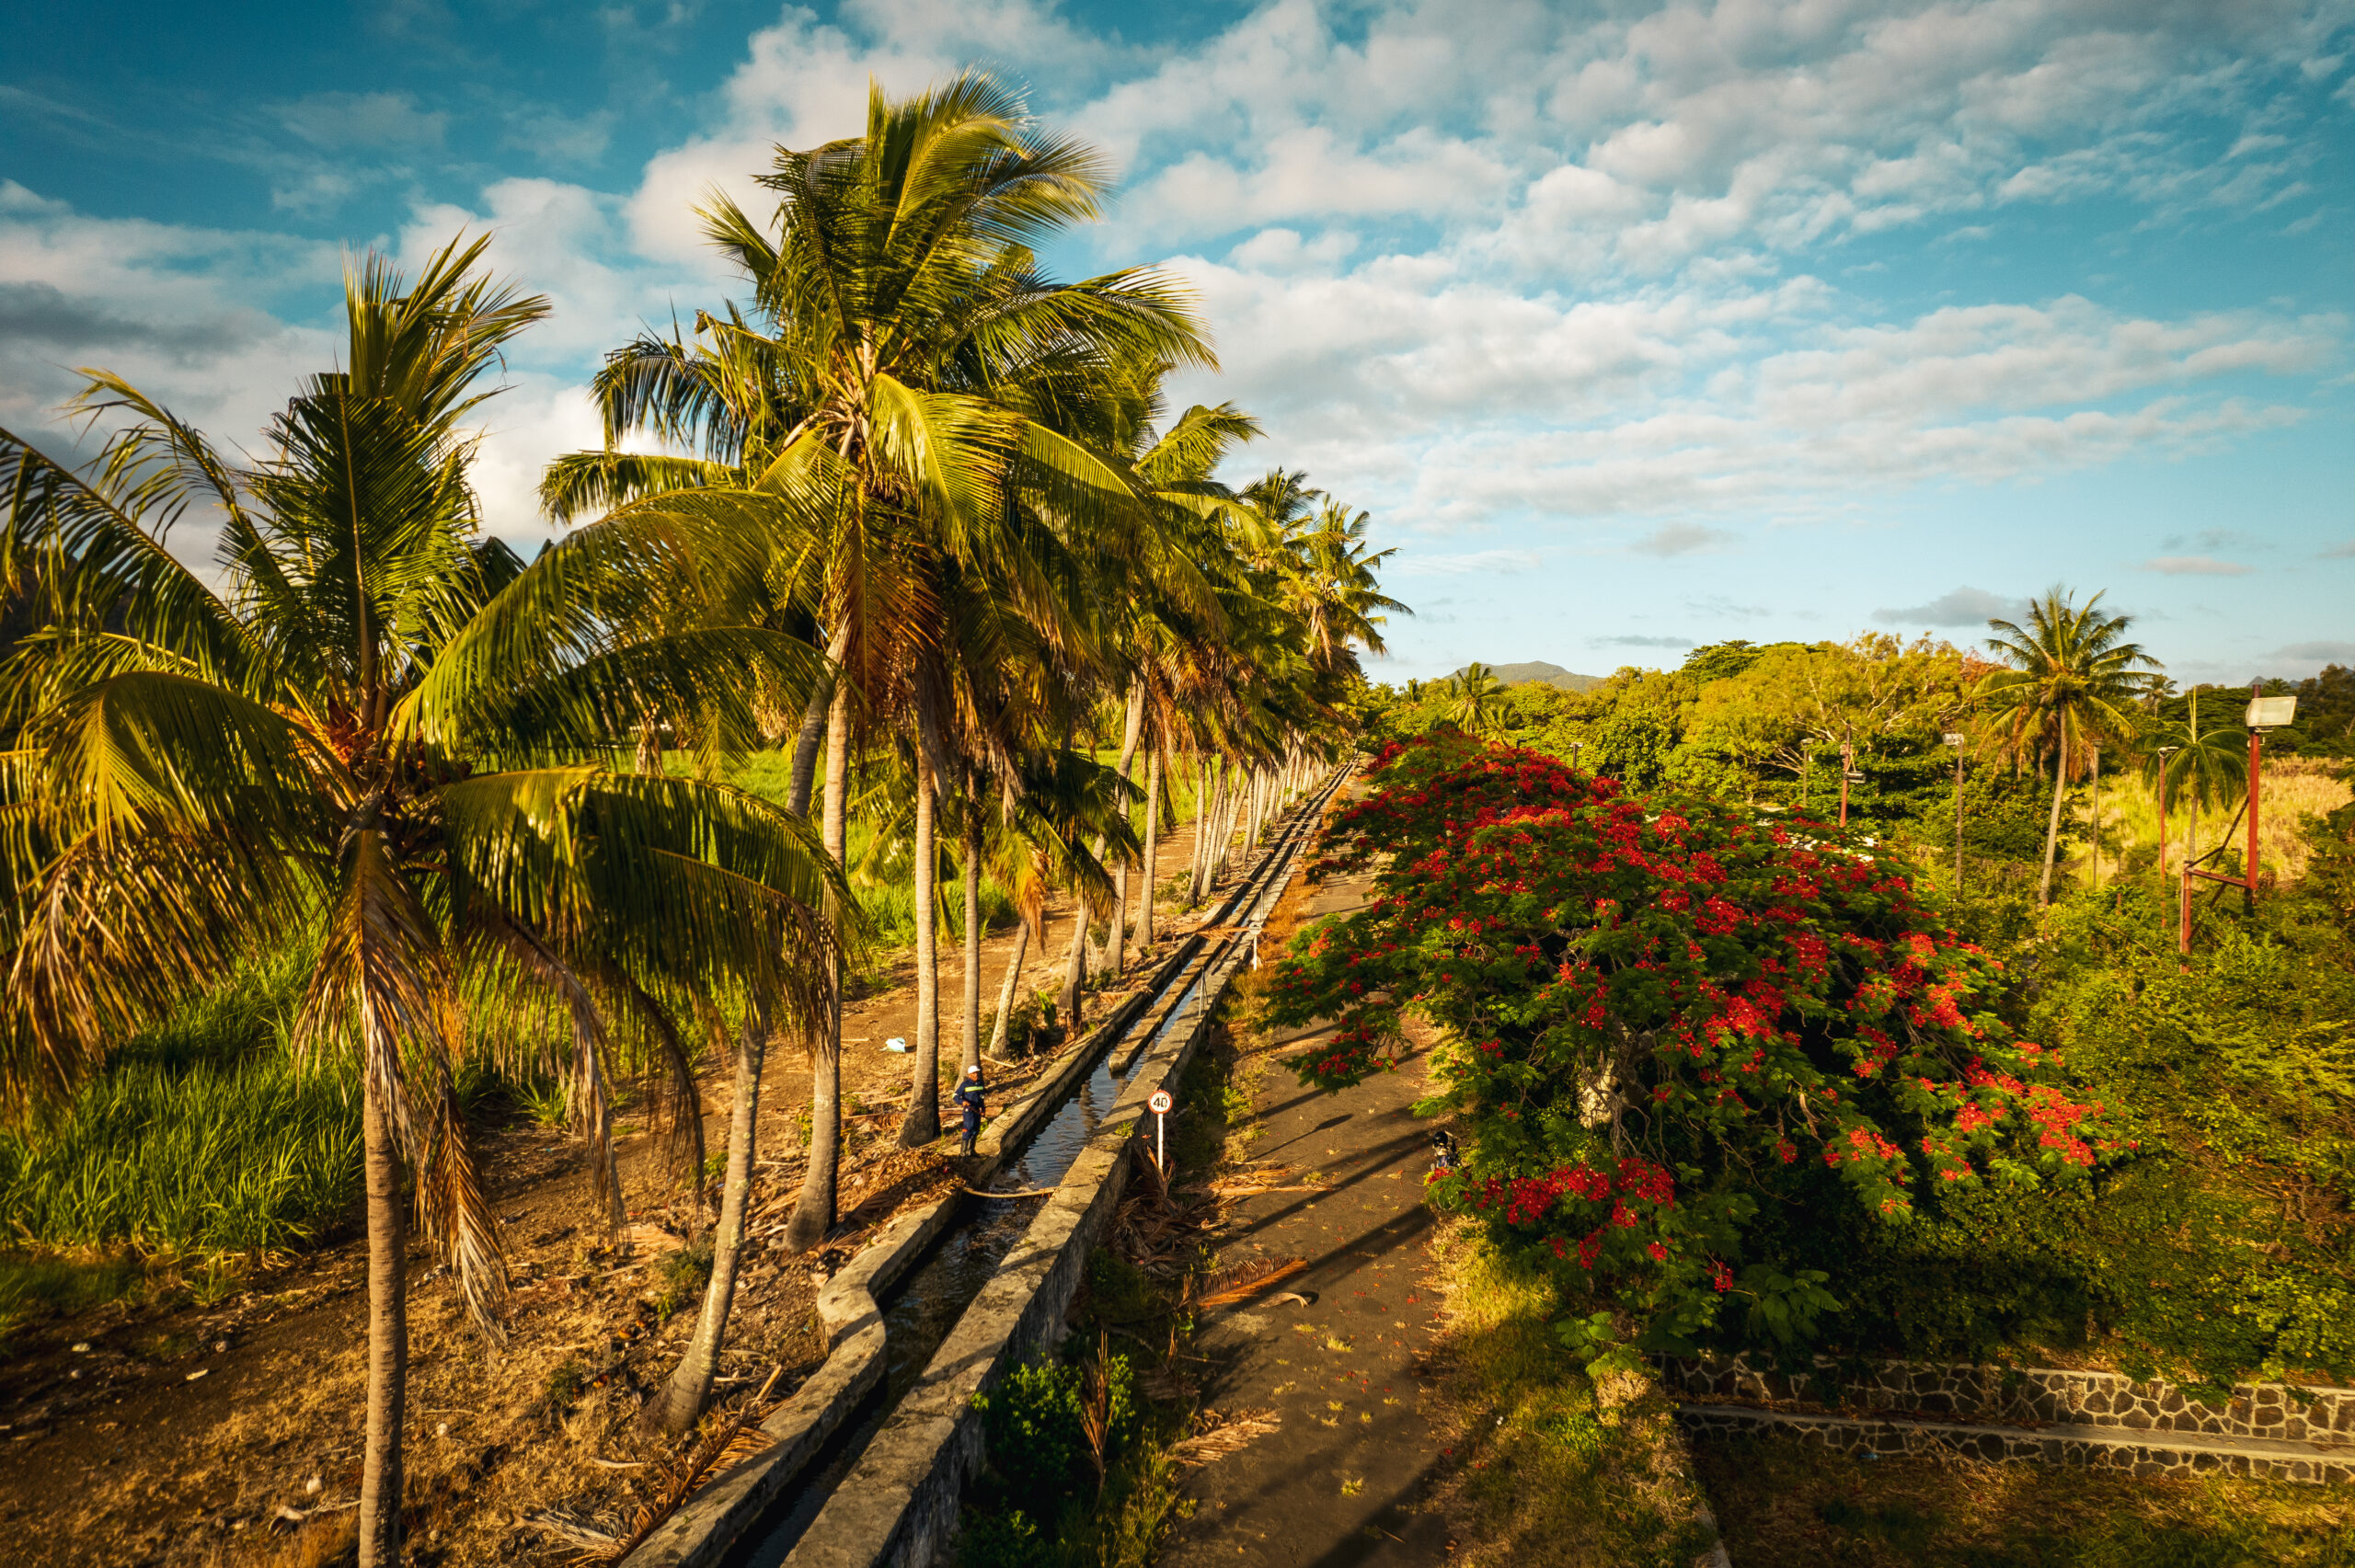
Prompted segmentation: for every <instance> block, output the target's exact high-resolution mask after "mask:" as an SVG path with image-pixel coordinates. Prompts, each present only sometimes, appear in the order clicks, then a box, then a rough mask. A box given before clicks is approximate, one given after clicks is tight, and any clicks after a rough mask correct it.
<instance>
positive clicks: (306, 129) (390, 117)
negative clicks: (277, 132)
mask: <svg viewBox="0 0 2355 1568" xmlns="http://www.w3.org/2000/svg"><path fill="white" fill-rule="evenodd" d="M276 112H277V116H278V120H279V122H280V123H281V124H282V125H284V126H285V127H286V128H287V129H288V130H289V131H292V132H294V134H296V135H297V136H300V137H302V138H303V140H304V141H305V142H308V143H311V144H312V145H314V146H318V147H334V148H345V147H367V148H383V147H438V146H440V145H441V144H442V135H443V133H444V132H447V131H448V129H449V126H450V117H449V116H448V115H446V114H443V113H440V112H438V111H431V110H426V109H419V108H418V107H417V100H416V99H414V98H412V97H409V96H408V94H407V93H341V92H334V93H312V94H309V95H307V96H305V97H300V98H296V99H295V100H294V101H293V102H292V103H284V104H281V105H279V106H278V109H277V111H276Z"/></svg>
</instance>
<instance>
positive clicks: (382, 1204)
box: [360, 1016, 408, 1568]
mask: <svg viewBox="0 0 2355 1568" xmlns="http://www.w3.org/2000/svg"><path fill="white" fill-rule="evenodd" d="M362 1022H363V1024H365V1025H368V1026H372V1027H373V1019H369V1018H366V1017H365V1016H363V1020H362ZM361 1082H362V1089H361V1101H362V1104H361V1108H360V1120H361V1127H362V1161H363V1164H364V1170H365V1176H366V1182H367V1191H368V1425H367V1436H366V1448H365V1451H364V1455H363V1457H362V1459H361V1463H360V1568H398V1564H399V1562H400V1560H401V1422H402V1417H403V1415H404V1413H405V1411H404V1408H403V1407H404V1405H405V1404H406V1402H407V1397H408V1271H407V1270H406V1269H405V1268H404V1267H403V1266H402V1265H403V1264H404V1262H405V1261H406V1260H405V1256H404V1254H405V1253H407V1252H408V1245H407V1242H408V1223H407V1222H408V1214H407V1211H406V1210H405V1209H404V1208H403V1207H402V1205H401V1157H400V1148H399V1144H398V1142H397V1139H396V1134H395V1132H394V1129H393V1122H392V1107H390V1106H389V1105H387V1104H385V1095H384V1091H383V1090H382V1089H381V1088H380V1087H379V1086H378V1084H377V1082H376V1074H375V1073H374V1072H373V1071H363V1072H362V1074H361Z"/></svg>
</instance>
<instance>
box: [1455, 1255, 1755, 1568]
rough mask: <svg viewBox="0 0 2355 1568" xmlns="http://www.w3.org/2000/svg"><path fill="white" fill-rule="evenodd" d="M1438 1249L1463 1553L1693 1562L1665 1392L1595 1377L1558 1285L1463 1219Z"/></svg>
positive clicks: (1486, 1557)
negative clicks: (1559, 1325) (1514, 1263)
mask: <svg viewBox="0 0 2355 1568" xmlns="http://www.w3.org/2000/svg"><path fill="white" fill-rule="evenodd" d="M1434 1252H1435V1253H1436V1255H1437V1257H1438V1259H1439V1271H1440V1276H1441V1280H1442V1288H1443V1289H1444V1291H1445V1295H1446V1301H1447V1320H1448V1322H1447V1334H1446V1340H1445V1342H1444V1345H1443V1354H1444V1356H1445V1357H1446V1359H1447V1360H1448V1361H1449V1363H1451V1365H1452V1367H1453V1375H1452V1376H1451V1377H1450V1378H1449V1379H1448V1380H1447V1383H1446V1384H1445V1403H1446V1405H1447V1406H1448V1408H1449V1409H1450V1410H1451V1412H1452V1413H1453V1422H1452V1425H1453V1433H1452V1435H1451V1443H1450V1446H1451V1447H1452V1448H1453V1450H1454V1456H1455V1459H1456V1461H1457V1463H1458V1465H1459V1467H1460V1468H1459V1471H1458V1472H1457V1473H1458V1475H1459V1477H1460V1482H1459V1484H1460V1485H1461V1488H1462V1505H1461V1506H1462V1511H1463V1513H1464V1514H1465V1515H1466V1516H1468V1521H1467V1522H1468V1523H1469V1524H1470V1526H1471V1527H1472V1528H1473V1529H1474V1530H1475V1531H1476V1537H1475V1539H1472V1540H1470V1541H1467V1542H1466V1543H1465V1547H1466V1552H1467V1554H1468V1557H1469V1560H1470V1561H1471V1562H1476V1563H1481V1564H1486V1563H1490V1562H1495V1563H1499V1564H1501V1563H1507V1562H1511V1563H1516V1564H1520V1563H1542V1564H1548V1565H1552V1564H1561V1565H1565V1568H1567V1565H1571V1564H1575V1565H1578V1568H1590V1565H1591V1568H1605V1565H1609V1568H1639V1565H1641V1568H1654V1565H1656V1568H1686V1565H1687V1564H1689V1563H1691V1562H1693V1561H1694V1559H1695V1557H1696V1556H1697V1555H1698V1554H1699V1553H1700V1552H1701V1551H1704V1550H1706V1546H1707V1543H1708V1539H1709V1538H1708V1534H1707V1532H1706V1530H1704V1529H1702V1528H1700V1527H1699V1526H1698V1525H1696V1524H1695V1523H1694V1512H1695V1508H1696V1505H1697V1504H1698V1503H1699V1500H1700V1499H1699V1496H1698V1494H1697V1493H1696V1492H1695V1490H1694V1487H1693V1486H1692V1484H1691V1483H1690V1482H1687V1481H1686V1480H1684V1479H1683V1477H1682V1476H1680V1475H1679V1474H1678V1473H1677V1471H1678V1469H1679V1462H1678V1459H1677V1456H1676V1452H1675V1437H1674V1435H1673V1433H1672V1431H1671V1425H1672V1421H1673V1412H1672V1407H1671V1405H1670V1403H1669V1402H1668V1401H1667V1399H1666V1398H1664V1397H1663V1396H1662V1395H1661V1394H1660V1391H1658V1389H1657V1388H1655V1387H1654V1386H1652V1384H1651V1383H1650V1382H1649V1380H1648V1379H1639V1378H1635V1377H1630V1376H1626V1375H1624V1374H1621V1375H1614V1376H1609V1377H1606V1378H1605V1379H1603V1382H1602V1383H1601V1384H1600V1385H1599V1386H1598V1384H1597V1383H1596V1382H1594V1381H1593V1380H1591V1379H1589V1378H1588V1377H1587V1375H1586V1373H1585V1372H1584V1370H1583V1369H1581V1368H1580V1365H1579V1360H1578V1357H1577V1356H1576V1354H1575V1353H1573V1352H1572V1351H1570V1350H1569V1349H1568V1348H1566V1347H1565V1346H1564V1345H1563V1344H1562V1342H1561V1340H1560V1338H1559V1337H1558V1336H1557V1334H1556V1333H1555V1332H1554V1323H1555V1321H1556V1320H1557V1319H1558V1318H1559V1317H1561V1315H1562V1310H1561V1302H1560V1300H1559V1299H1558V1297H1557V1294H1556V1292H1555V1290H1554V1288H1553V1287H1552V1286H1551V1285H1550V1284H1549V1283H1548V1282H1546V1281H1545V1280H1544V1279H1541V1278H1537V1277H1534V1276H1525V1275H1522V1274H1520V1273H1518V1272H1516V1271H1514V1270H1513V1269H1511V1267H1509V1266H1508V1265H1505V1264H1503V1263H1502V1262H1500V1261H1499V1259H1498V1258H1497V1257H1496V1256H1495V1255H1494V1254H1493V1253H1490V1252H1489V1251H1488V1248H1487V1247H1486V1246H1485V1245H1484V1244H1483V1243H1482V1242H1479V1241H1478V1240H1477V1239H1476V1237H1475V1236H1474V1235H1473V1234H1472V1233H1471V1231H1470V1230H1468V1229H1467V1228H1465V1227H1464V1226H1461V1225H1454V1226H1450V1227H1449V1228H1448V1229H1447V1230H1445V1231H1443V1232H1442V1240H1441V1242H1440V1243H1439V1245H1438V1246H1437V1247H1435V1248H1434ZM1451 1512H1454V1510H1451ZM1734 1560H1735V1561H1736V1562H1740V1563H1742V1564H1743V1568H1750V1564H1749V1563H1748V1562H1747V1560H1745V1559H1744V1558H1742V1557H1741V1556H1740V1553H1739V1552H1738V1551H1737V1552H1736V1553H1735V1557H1734Z"/></svg>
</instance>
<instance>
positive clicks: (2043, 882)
mask: <svg viewBox="0 0 2355 1568" xmlns="http://www.w3.org/2000/svg"><path fill="white" fill-rule="evenodd" d="M2068 777H2069V715H2067V714H2065V713H2064V714H2062V715H2061V744H2060V745H2059V746H2057V747H2055V748H2053V754H2052V815H2051V818H2049V819H2048V820H2047V821H2046V822H2045V825H2044V876H2043V877H2042V878H2041V879H2040V880H2039V881H2038V883H2037V885H2036V907H2037V908H2038V909H2039V910H2042V909H2050V908H2051V905H2052V859H2053V856H2054V855H2055V854H2056V853H2058V852H2059V850H2060V848H2061V792H2062V786H2063V785H2064V784H2066V783H2067V781H2068Z"/></svg>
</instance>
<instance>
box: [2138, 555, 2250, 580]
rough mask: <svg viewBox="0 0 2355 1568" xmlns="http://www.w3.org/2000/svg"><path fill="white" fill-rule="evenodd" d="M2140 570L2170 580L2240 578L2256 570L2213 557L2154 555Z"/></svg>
mask: <svg viewBox="0 0 2355 1568" xmlns="http://www.w3.org/2000/svg"><path fill="white" fill-rule="evenodd" d="M2256 569H2257V568H2256V567H2249V566H2244V565H2242V564H2241V563H2240V562H2238V561H2220V560H2218V559H2217V558H2216V557H2215V556H2213V555H2154V556H2153V557H2151V559H2149V560H2147V561H2145V562H2143V563H2142V570H2144V571H2146V572H2157V573H2159V574H2160V575H2162V576H2164V577H2171V578H2242V577H2246V576H2248V574H2249V573H2251V572H2253V571H2255V570H2256Z"/></svg>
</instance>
